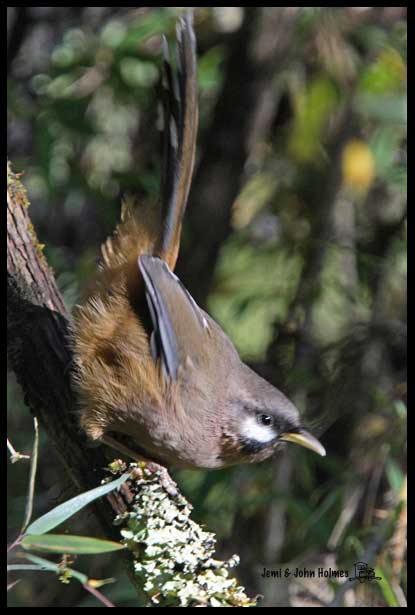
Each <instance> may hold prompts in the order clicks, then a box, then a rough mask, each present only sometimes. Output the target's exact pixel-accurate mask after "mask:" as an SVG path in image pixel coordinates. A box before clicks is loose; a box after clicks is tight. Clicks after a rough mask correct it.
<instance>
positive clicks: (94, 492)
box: [26, 472, 129, 534]
mask: <svg viewBox="0 0 415 615" xmlns="http://www.w3.org/2000/svg"><path fill="white" fill-rule="evenodd" d="M128 477H129V473H127V472H126V473H125V474H123V475H122V476H121V477H120V478H118V479H117V480H114V481H112V482H111V483H106V484H105V485H101V486H100V487H95V489H91V490H90V491H86V492H85V493H81V494H80V495H77V496H76V497H74V498H71V499H70V500H68V501H67V502H64V503H63V504H59V506H56V507H55V508H53V509H52V510H50V511H49V512H48V513H46V514H45V515H43V516H42V517H39V519H36V521H34V522H33V523H31V524H30V525H29V527H28V528H27V530H26V532H27V534H45V533H46V532H49V531H50V530H52V529H53V528H54V527H56V526H57V525H60V524H61V523H63V522H64V521H66V519H69V517H72V515H74V514H75V513H77V512H78V511H79V510H81V509H82V508H84V507H85V506H87V504H90V502H93V501H94V500H96V499H97V498H100V497H101V496H103V495H106V494H107V493H109V492H110V491H113V490H114V489H116V488H117V487H119V486H120V485H122V484H123V483H124V482H125V481H126V480H127V478H128Z"/></svg>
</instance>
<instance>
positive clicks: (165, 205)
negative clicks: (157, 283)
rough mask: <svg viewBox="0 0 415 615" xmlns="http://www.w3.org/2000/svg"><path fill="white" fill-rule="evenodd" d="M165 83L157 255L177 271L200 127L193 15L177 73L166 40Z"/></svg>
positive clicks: (180, 43)
mask: <svg viewBox="0 0 415 615" xmlns="http://www.w3.org/2000/svg"><path fill="white" fill-rule="evenodd" d="M163 80H164V84H163V116H164V152H163V154H164V155H163V174H162V224H163V228H162V232H161V238H160V244H159V246H158V249H157V250H156V253H157V254H158V255H159V256H161V257H162V258H163V259H164V260H165V261H166V263H167V264H168V265H169V267H170V268H171V269H174V266H175V264H176V260H177V256H178V252H179V247H180V234H181V228H182V220H183V214H184V211H185V209H186V204H187V198H188V195H189V190H190V183H191V180H192V174H193V167H194V160H195V150H196V136H197V126H198V107H197V62H196V39H195V35H194V31H193V17H192V14H191V13H187V14H186V15H185V16H184V17H183V18H182V19H181V20H180V24H179V26H178V29H177V72H176V73H175V72H174V71H173V69H172V66H171V64H170V59H169V50H168V46H167V42H166V40H165V39H164V62H163Z"/></svg>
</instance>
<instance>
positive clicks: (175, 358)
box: [138, 255, 209, 380]
mask: <svg viewBox="0 0 415 615" xmlns="http://www.w3.org/2000/svg"><path fill="white" fill-rule="evenodd" d="M138 264H139V267H140V271H141V273H142V275H143V279H144V282H145V288H146V298H147V303H148V307H149V311H150V315H151V319H152V323H153V327H154V331H153V334H152V340H151V348H152V352H153V356H154V358H155V359H156V358H160V359H161V360H162V364H163V367H164V371H165V373H166V374H167V375H168V377H169V378H171V379H173V380H175V379H177V375H178V370H179V367H180V365H183V364H185V361H186V359H190V360H191V361H192V362H193V363H194V362H197V361H198V358H199V359H200V358H201V357H203V352H204V350H205V348H204V344H205V342H206V341H207V337H206V336H207V335H208V332H209V324H208V322H207V319H206V318H205V316H204V314H203V312H202V311H201V310H200V308H199V307H198V305H197V304H196V302H195V300H194V299H193V297H192V296H191V294H190V293H189V292H188V291H187V290H186V288H185V287H184V286H183V284H182V283H181V282H180V280H179V278H178V277H177V276H176V275H175V274H174V273H172V271H171V270H170V269H169V267H168V265H167V264H166V263H165V262H164V261H163V260H162V259H161V258H158V257H155V256H149V255H141V256H140V257H139V259H138Z"/></svg>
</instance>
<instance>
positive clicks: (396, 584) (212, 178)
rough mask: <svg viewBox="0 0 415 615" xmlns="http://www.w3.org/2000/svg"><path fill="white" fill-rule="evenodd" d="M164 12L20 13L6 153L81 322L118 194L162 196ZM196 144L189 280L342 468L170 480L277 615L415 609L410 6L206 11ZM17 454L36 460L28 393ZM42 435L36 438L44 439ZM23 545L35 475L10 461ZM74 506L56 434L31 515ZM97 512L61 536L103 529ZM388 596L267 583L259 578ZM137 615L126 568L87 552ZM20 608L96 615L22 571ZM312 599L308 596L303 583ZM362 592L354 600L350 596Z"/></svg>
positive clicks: (43, 454)
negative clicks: (278, 609)
mask: <svg viewBox="0 0 415 615" xmlns="http://www.w3.org/2000/svg"><path fill="white" fill-rule="evenodd" d="M179 14H180V10H179V9H177V8H174V7H173V8H167V7H157V8H149V7H140V8H137V9H132V8H130V7H84V8H81V7H9V9H8V78H9V79H8V103H9V105H8V110H9V111H8V129H9V133H8V137H9V138H8V156H9V159H10V161H11V162H12V165H13V169H14V171H17V172H19V171H22V172H23V176H22V181H23V183H24V184H25V186H26V188H27V190H28V196H29V199H30V200H31V203H32V205H31V208H30V215H31V218H32V221H33V223H34V226H35V228H36V231H37V233H38V237H39V240H40V241H41V242H42V243H44V244H45V247H44V252H45V254H46V257H47V259H48V261H49V263H50V264H51V266H52V267H53V269H54V271H55V275H56V278H57V281H58V284H59V287H60V289H61V291H62V293H63V295H64V298H65V301H66V303H67V305H68V306H69V307H72V306H73V305H74V304H75V303H76V302H77V301H78V299H79V297H80V295H81V293H82V289H83V288H85V285H86V282H87V280H88V278H89V277H90V276H91V275H92V274H93V271H94V267H95V263H96V259H97V256H98V252H99V245H100V243H101V242H102V241H103V240H104V239H105V238H106V237H107V235H108V234H110V233H111V231H112V230H113V228H114V226H115V224H116V222H117V220H118V218H119V211H120V202H121V199H122V196H123V194H126V193H129V192H130V193H134V194H138V196H139V197H140V198H141V199H143V200H147V199H150V200H156V199H157V196H158V188H159V172H160V147H159V146H160V134H159V132H158V129H157V127H158V107H157V87H156V86H157V83H158V75H159V72H158V67H159V66H160V37H159V35H160V34H161V33H165V34H166V35H167V36H168V38H169V40H170V41H173V40H174V36H175V23H176V20H177V16H178V15H179ZM195 30H196V33H197V39H198V60H199V89H200V96H199V99H200V129H199V138H198V154H197V167H196V173H195V179H194V182H193V186H192V191H191V194H190V200H189V207H188V211H187V214H186V218H185V226H184V232H183V240H182V249H181V254H180V258H179V263H178V267H177V272H178V274H179V276H180V277H181V278H182V280H183V282H184V283H185V284H186V286H187V287H188V288H189V290H190V291H191V293H192V294H193V296H194V297H195V299H196V300H197V301H198V303H199V304H201V305H202V306H205V307H206V308H207V309H208V311H209V313H210V314H211V315H212V316H213V317H214V318H215V319H216V320H218V322H219V323H220V324H221V325H222V327H223V328H224V329H225V331H226V332H227V333H228V334H229V335H230V337H231V338H232V340H233V341H234V342H235V344H236V346H237V348H238V350H239V351H240V353H241V355H242V357H243V359H244V360H245V361H246V362H248V363H250V364H251V365H252V366H253V367H254V368H255V369H256V370H257V371H259V372H260V373H261V374H263V375H265V376H266V377H267V378H268V379H269V380H270V381H272V382H273V383H274V384H276V385H277V386H279V387H280V388H281V389H282V390H283V391H284V392H286V393H287V394H288V395H289V396H290V397H291V399H292V400H293V401H294V402H295V403H296V405H297V406H298V407H299V408H300V409H301V411H302V412H303V414H304V420H305V422H306V424H307V425H308V426H309V427H310V429H311V430H313V433H315V434H316V435H318V436H319V437H320V439H321V441H322V442H323V444H324V445H325V447H326V448H327V457H325V458H319V457H317V456H316V455H314V454H313V453H311V452H310V451H306V450H302V449H300V448H299V447H294V446H290V445H289V446H288V447H287V448H286V449H285V451H284V452H282V453H279V454H278V455H277V456H276V457H275V459H273V460H272V461H268V462H264V463H262V464H260V465H257V466H254V467H237V468H233V469H230V470H223V471H218V472H184V471H183V472H180V473H179V472H177V473H176V474H175V477H176V478H177V480H178V482H179V484H180V486H181V487H182V489H183V492H184V493H185V494H186V495H187V496H188V497H189V499H190V501H191V502H192V503H193V504H194V508H195V510H194V518H195V519H197V520H198V521H200V522H203V523H204V524H206V526H207V527H208V528H209V529H210V530H213V531H215V532H216V533H217V536H218V554H219V556H221V557H226V556H229V555H231V554H233V553H238V554H239V555H240V556H241V564H240V566H239V568H238V569H237V574H238V578H239V579H240V581H241V583H242V584H243V585H245V586H246V588H247V590H248V592H249V593H250V594H256V593H260V594H263V596H264V600H263V603H262V604H264V605H266V606H277V605H291V606H312V605H317V606H324V605H333V606H404V605H405V594H406V559H405V558H406V539H405V536H406V466H405V462H406V431H405V426H406V208H407V201H406V198H407V197H406V172H407V171H406V40H407V39H406V9H405V7H343V8H341V7H338V8H333V9H331V8H328V7H322V8H309V7H308V8H307V7H305V8H304V7H268V8H264V7H257V8H253V7H205V8H199V9H197V10H196V12H195ZM8 418H9V426H8V437H9V439H10V441H11V442H12V444H13V446H14V447H15V449H17V450H19V451H21V452H23V453H30V451H31V445H32V440H33V428H32V420H31V417H30V415H29V413H28V411H27V410H26V408H25V406H24V403H23V400H22V397H21V395H20V392H19V388H18V386H17V385H16V384H15V381H14V378H13V375H10V378H9V390H8ZM41 435H42V434H41ZM8 471H9V482H8V484H9V488H8V512H9V520H8V528H9V535H10V538H13V536H14V535H15V534H16V532H17V530H18V529H19V527H20V524H21V519H22V516H23V511H24V505H25V497H26V486H27V474H28V463H27V461H20V462H19V463H17V464H14V465H11V464H8ZM71 495H73V493H72V492H71V489H70V485H69V484H66V482H65V479H64V472H63V469H62V468H61V467H60V465H59V464H58V461H57V457H55V453H54V451H53V449H52V448H51V446H50V444H49V443H48V442H47V440H46V438H43V437H42V438H41V447H40V467H39V472H38V480H37V485H36V498H35V507H36V508H35V516H39V515H40V514H41V513H43V512H46V511H47V510H49V509H50V508H52V507H53V506H54V505H55V504H56V503H58V502H59V501H61V500H63V499H66V498H68V497H70V496H71ZM94 525H95V523H94V519H93V517H92V516H91V515H88V514H84V515H78V516H77V517H76V518H75V519H74V520H73V521H72V522H71V524H70V525H69V526H68V527H70V528H71V531H74V532H75V531H76V532H77V533H84V534H87V533H88V532H91V533H93V532H94V531H95V529H96V528H95V527H94ZM365 558H366V560H367V561H369V560H370V562H371V565H372V566H374V567H376V573H377V574H378V576H381V577H382V580H381V581H379V582H373V583H366V584H361V585H360V584H357V585H352V584H350V587H348V588H347V591H345V588H343V589H341V588H340V585H339V584H338V583H337V582H333V581H330V580H327V579H321V580H311V581H309V582H307V581H304V580H302V581H301V580H299V581H298V582H297V581H295V580H293V579H289V580H288V581H284V580H281V581H279V580H275V579H273V580H271V579H262V578H261V576H260V573H261V572H262V570H263V568H264V567H267V568H279V567H283V568H285V567H287V566H288V567H290V568H295V567H297V566H298V567H306V568H310V569H316V568H318V567H321V566H322V567H325V568H326V569H327V568H329V567H332V568H340V569H347V570H349V571H350V572H353V564H354V562H356V561H359V560H364V561H366V560H365ZM74 567H75V568H78V569H80V570H83V571H85V572H86V573H87V574H88V575H89V576H90V577H94V578H105V577H115V578H116V579H117V581H116V583H114V584H112V585H108V586H106V587H104V589H103V592H104V593H105V594H106V595H108V596H109V597H110V598H111V599H112V600H113V602H114V603H115V604H116V605H117V606H126V607H128V606H136V605H137V601H136V596H135V593H134V590H133V589H132V587H131V586H130V585H129V583H128V581H127V579H126V577H125V575H124V573H123V571H122V569H121V568H120V567H119V565H118V564H117V561H116V557H115V556H112V555H108V556H105V557H103V556H97V557H89V558H87V557H85V556H82V557H79V558H78V560H77V561H76V563H75V564H74ZM19 576H20V578H21V581H20V582H19V583H18V584H17V585H16V586H15V587H14V588H13V589H12V590H11V592H10V593H9V605H10V606H43V607H48V606H79V607H84V606H100V605H99V604H98V603H97V602H96V601H94V600H93V599H92V597H90V596H87V595H86V594H85V592H84V591H83V589H82V587H81V586H80V585H79V584H77V583H76V582H75V581H72V582H71V584H70V585H69V586H68V585H64V584H62V583H60V582H59V581H58V579H57V578H56V577H54V576H52V575H51V574H47V573H45V574H39V573H34V572H33V573H22V574H21V575H19ZM300 581H301V582H300ZM345 587H346V586H345Z"/></svg>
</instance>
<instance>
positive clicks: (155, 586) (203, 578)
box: [115, 474, 256, 607]
mask: <svg viewBox="0 0 415 615" xmlns="http://www.w3.org/2000/svg"><path fill="white" fill-rule="evenodd" d="M132 490H133V492H134V493H135V495H134V500H133V502H132V503H131V504H130V505H129V510H128V512H126V513H124V514H123V515H120V516H118V517H117V519H116V520H115V523H116V524H118V525H123V526H124V527H122V529H121V534H122V536H123V539H124V542H125V544H126V545H127V547H128V549H129V550H130V551H131V552H132V554H133V559H134V571H135V575H136V576H137V577H138V579H139V581H140V586H141V588H142V590H143V591H144V593H145V595H146V596H147V598H148V601H149V605H151V606H157V607H162V606H166V607H167V606H168V607H171V606H173V607H174V606H177V607H192V606H206V607H216V606H218V607H227V606H229V607H248V606H255V605H256V599H251V598H248V596H247V595H246V594H245V591H244V588H243V587H241V586H239V585H238V583H237V580H236V579H234V578H232V577H231V576H230V574H229V571H230V569H231V568H233V567H234V566H236V565H237V564H238V563H239V558H238V556H237V555H234V556H233V557H231V558H230V559H229V560H227V561H218V560H216V559H214V557H213V556H214V551H215V542H216V541H215V536H214V534H212V533H211V532H207V531H206V530H204V529H203V528H201V527H200V526H199V525H198V524H197V523H195V522H194V521H193V520H192V519H191V518H190V515H191V511H192V506H191V505H190V504H189V502H188V501H187V500H186V499H185V498H184V497H183V496H182V495H180V494H179V495H177V496H176V497H174V498H173V497H171V496H170V495H169V494H168V493H167V492H166V491H165V490H164V488H163V486H162V485H161V483H160V481H159V477H158V476H157V474H155V475H153V476H152V477H150V478H146V477H145V476H143V477H142V478H138V479H136V480H135V481H134V483H133V485H132Z"/></svg>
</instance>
